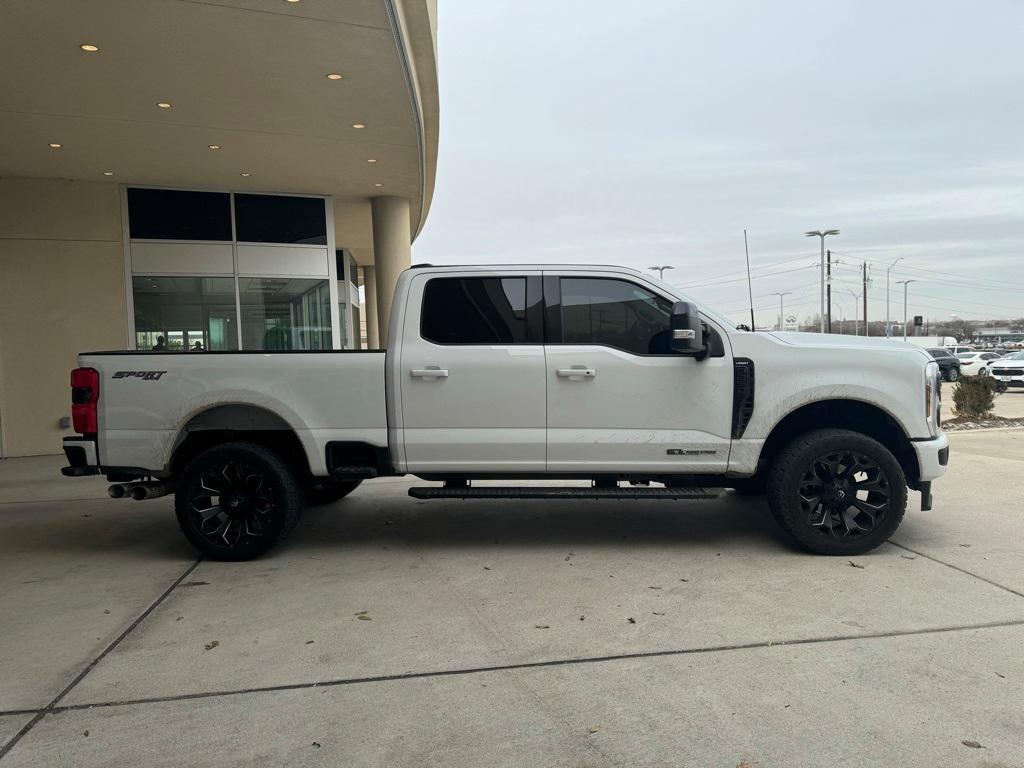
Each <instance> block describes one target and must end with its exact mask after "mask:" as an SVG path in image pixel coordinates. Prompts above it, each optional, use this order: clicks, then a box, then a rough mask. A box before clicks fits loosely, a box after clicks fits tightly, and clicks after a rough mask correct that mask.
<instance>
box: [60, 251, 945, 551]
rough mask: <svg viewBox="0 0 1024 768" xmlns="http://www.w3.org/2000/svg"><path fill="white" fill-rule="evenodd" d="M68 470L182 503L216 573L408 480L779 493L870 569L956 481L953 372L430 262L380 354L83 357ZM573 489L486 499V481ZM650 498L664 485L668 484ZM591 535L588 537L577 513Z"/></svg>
mask: <svg viewBox="0 0 1024 768" xmlns="http://www.w3.org/2000/svg"><path fill="white" fill-rule="evenodd" d="M79 365H80V366H81V367H79V368H77V369H76V370H75V371H74V372H73V373H72V377H71V381H72V392H71V396H72V403H73V405H72V419H73V423H74V428H75V431H76V432H77V433H79V434H78V436H77V437H70V438H68V439H66V440H65V442H64V451H65V454H66V455H67V457H68V461H69V464H70V466H68V467H65V468H64V469H63V472H64V474H66V475H71V476H76V475H90V474H104V475H106V476H107V479H108V480H109V481H110V482H111V483H113V485H112V486H111V487H110V494H111V495H112V496H114V497H130V498H134V499H146V498H152V497H157V496H161V495H164V494H169V493H173V494H174V500H175V505H174V506H175V511H176V514H177V518H178V523H179V525H180V527H181V529H182V531H183V533H184V534H185V536H186V537H187V538H188V540H189V541H190V542H191V543H192V544H193V545H194V546H195V547H196V548H197V549H199V550H200V551H201V552H203V553H205V554H207V555H209V556H210V557H215V558H220V559H225V560H243V559H248V558H252V557H255V556H257V555H259V554H261V553H263V552H265V551H267V550H268V549H270V548H271V547H272V546H273V545H274V544H276V543H277V542H278V541H280V540H281V539H283V538H284V537H285V536H287V535H288V534H289V533H290V532H291V531H292V530H293V529H294V528H295V526H296V524H297V523H298V520H299V517H300V515H301V513H302V509H303V506H304V504H305V503H309V502H311V501H324V500H330V499H335V500H337V499H340V498H341V497H343V496H345V495H346V494H348V493H351V492H352V491H353V490H355V488H356V487H357V486H358V485H359V484H360V482H362V481H363V480H367V479H370V478H377V477H382V476H396V475H404V474H412V475H416V476H418V477H420V478H422V479H423V480H425V481H428V482H435V483H440V484H438V485H425V486H423V485H421V486H417V487H413V488H410V489H409V493H410V495H411V496H413V497H414V498H419V499H499V500H500V499H504V500H506V501H507V500H509V499H517V498H518V499H524V498H525V499H564V498H572V499H590V498H593V499H651V500H654V499H659V500H671V499H701V498H713V497H715V496H717V495H718V493H719V491H718V490H709V488H710V489H721V488H736V489H741V490H743V491H747V492H749V491H756V490H757V489H758V488H761V489H762V490H764V491H766V493H767V501H768V507H769V508H770V509H771V511H772V513H773V515H774V517H775V519H776V520H777V521H778V522H779V524H780V525H781V527H782V528H783V530H785V531H786V532H787V533H788V534H789V535H791V536H792V537H793V539H795V540H796V541H797V542H799V543H800V544H802V545H803V546H804V547H806V548H808V549H810V550H812V551H814V552H819V553H822V554H832V555H840V554H841V555H851V554H859V553H863V552H867V551H869V550H871V549H874V548H875V547H877V546H879V545H880V544H882V543H884V542H885V541H887V540H888V539H889V538H890V537H891V536H892V534H893V533H894V532H895V530H896V528H897V527H898V526H899V524H900V521H901V520H902V518H903V513H904V510H905V507H906V502H907V488H908V487H909V488H912V489H915V490H919V491H920V492H921V504H922V506H923V508H925V509H928V508H930V506H931V483H932V481H933V480H936V479H938V478H939V477H940V476H942V475H943V474H944V473H945V471H946V465H947V463H948V459H949V443H948V440H947V439H946V436H945V434H944V433H943V432H942V429H941V428H940V425H939V415H940V411H939V408H940V404H939V395H940V393H939V375H938V374H939V365H938V363H936V362H935V361H934V360H932V359H931V358H930V357H929V356H928V355H927V354H926V353H925V352H924V351H923V350H921V349H915V348H912V347H910V346H909V345H904V344H894V343H893V342H892V341H890V340H887V339H868V338H861V337H854V336H832V335H822V334H807V333H766V332H747V331H740V330H737V329H736V328H734V327H733V324H732V323H731V322H730V321H729V320H727V319H725V318H724V317H722V316H721V315H718V314H716V313H714V312H712V311H711V310H709V309H706V308H701V307H698V306H697V305H696V304H694V303H693V302H691V301H689V300H687V299H686V298H684V297H683V296H682V295H681V294H679V293H677V292H676V290H675V289H673V288H672V287H671V286H669V285H666V284H665V283H662V282H660V281H657V280H654V279H652V278H650V277H648V276H647V275H644V274H643V273H640V272H637V271H635V270H630V269H623V268H617V267H587V266H581V265H573V266H563V267H557V266H551V265H544V266H532V267H531V266H523V265H516V266H506V267H501V266H480V267H431V266H429V265H419V266H417V267H414V268H412V269H409V270H407V271H406V272H404V273H403V274H402V275H401V277H400V278H399V280H398V284H397V286H396V288H395V294H394V300H393V303H392V308H391V318H390V324H389V334H388V345H387V351H386V353H385V352H384V351H383V350H377V351H367V352H362V351H340V350H339V351H337V352H329V351H328V352H319V353H317V352H299V351H284V352H264V351H253V352H233V353H220V352H208V353H206V354H203V355H180V354H165V353H162V352H156V353H154V352H86V353H83V354H81V355H80V356H79ZM555 478H557V479H562V480H564V479H576V480H580V481H583V484H581V485H579V486H577V487H570V486H565V485H562V486H551V485H544V484H540V485H538V484H533V485H506V486H497V487H496V486H494V485H484V486H475V485H473V483H474V482H475V481H477V480H519V481H530V480H540V481H544V480H550V479H555ZM652 483H653V484H656V485H652ZM580 525H581V526H584V525H586V522H585V519H584V518H580Z"/></svg>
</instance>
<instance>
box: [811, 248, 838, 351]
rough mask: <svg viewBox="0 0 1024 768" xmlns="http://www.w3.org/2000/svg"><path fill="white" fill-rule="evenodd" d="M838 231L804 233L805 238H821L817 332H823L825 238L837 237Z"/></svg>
mask: <svg viewBox="0 0 1024 768" xmlns="http://www.w3.org/2000/svg"><path fill="white" fill-rule="evenodd" d="M838 234H839V230H838V229H824V230H811V231H809V232H804V236H805V237H820V238H821V272H820V276H821V310H820V312H819V315H818V319H819V321H820V322H819V326H820V327H819V332H820V333H824V332H825V238H826V237H828V236H829V235H838Z"/></svg>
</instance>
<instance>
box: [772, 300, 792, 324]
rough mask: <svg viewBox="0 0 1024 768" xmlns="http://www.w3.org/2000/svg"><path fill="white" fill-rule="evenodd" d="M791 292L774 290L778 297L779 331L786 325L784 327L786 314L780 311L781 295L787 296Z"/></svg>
mask: <svg viewBox="0 0 1024 768" xmlns="http://www.w3.org/2000/svg"><path fill="white" fill-rule="evenodd" d="M791 293H792V291H785V292H780V291H776V292H775V295H776V296H778V297H779V330H780V331H784V330H786V327H785V321H786V315H785V313H784V312H783V311H782V297H783V296H789V295H790V294H791Z"/></svg>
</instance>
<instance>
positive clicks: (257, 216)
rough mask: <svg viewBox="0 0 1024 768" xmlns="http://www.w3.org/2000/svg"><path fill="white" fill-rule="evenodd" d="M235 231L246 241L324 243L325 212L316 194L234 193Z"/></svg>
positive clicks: (325, 230) (325, 233)
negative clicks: (289, 195) (300, 195)
mask: <svg viewBox="0 0 1024 768" xmlns="http://www.w3.org/2000/svg"><path fill="white" fill-rule="evenodd" d="M235 234H236V236H237V237H238V239H239V241H241V242H246V243H305V244H309V245H327V214H326V212H325V211H324V201H323V199H322V198H318V197H276V196H274V195H237V194H236V195H235Z"/></svg>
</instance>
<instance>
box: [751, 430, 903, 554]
mask: <svg viewBox="0 0 1024 768" xmlns="http://www.w3.org/2000/svg"><path fill="white" fill-rule="evenodd" d="M768 504H769V506H770V507H771V510H772V514H773V515H774V516H775V519H776V520H777V521H778V523H779V525H780V526H781V527H782V529H783V530H784V531H786V532H787V533H788V534H789V535H790V536H792V537H793V538H794V539H795V540H796V541H797V542H798V543H799V544H801V545H802V546H803V547H805V548H806V549H809V550H811V551H812V552H817V553H818V554H822V555H862V554H864V553H865V552H870V551H871V550H873V549H874V548H875V547H877V546H879V545H880V544H882V543H883V542H884V541H886V540H887V539H888V538H889V537H890V536H892V534H893V533H895V531H896V529H897V528H898V527H899V525H900V522H901V521H902V520H903V513H904V512H905V511H906V506H907V480H906V476H905V475H904V473H903V468H902V467H901V466H900V464H899V462H898V461H897V460H896V457H895V456H893V455H892V453H891V452H890V451H889V449H888V448H886V447H885V446H884V445H882V444H881V443H879V442H878V441H877V440H874V439H872V438H870V437H868V436H867V435H862V434H860V433H858V432H851V431H849V430H845V429H819V430H815V431H813V432H808V433H807V434H805V435H801V436H799V437H797V438H796V439H794V440H793V441H792V442H791V443H790V444H789V445H787V446H786V447H785V448H784V449H783V450H782V452H781V453H780V454H779V456H778V458H777V459H776V461H775V463H774V465H773V466H772V469H771V472H770V474H769V477H768Z"/></svg>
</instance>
